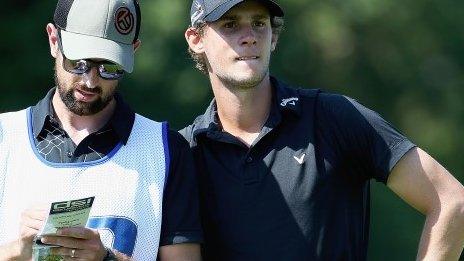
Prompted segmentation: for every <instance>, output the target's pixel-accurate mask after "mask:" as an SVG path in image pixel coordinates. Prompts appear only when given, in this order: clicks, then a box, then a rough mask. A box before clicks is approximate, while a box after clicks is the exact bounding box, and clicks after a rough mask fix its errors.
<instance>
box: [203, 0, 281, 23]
mask: <svg viewBox="0 0 464 261" xmlns="http://www.w3.org/2000/svg"><path fill="white" fill-rule="evenodd" d="M244 1H248V0H233V1H228V2H226V3H224V4H222V5H220V6H218V7H217V8H216V9H214V10H213V11H212V12H211V13H209V14H208V15H207V16H205V18H204V21H206V22H214V21H217V20H218V19H219V18H221V17H222V16H223V15H224V14H225V13H227V11H229V10H230V9H231V8H232V7H234V6H236V5H237V4H240V3H241V2H244ZM253 1H256V2H259V3H262V4H264V5H265V6H266V7H267V8H268V9H269V13H270V14H271V15H272V16H277V17H283V16H284V11H283V10H282V8H280V6H279V5H278V4H277V3H275V2H274V1H271V0H253Z"/></svg>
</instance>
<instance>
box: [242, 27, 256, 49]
mask: <svg viewBox="0 0 464 261" xmlns="http://www.w3.org/2000/svg"><path fill="white" fill-rule="evenodd" d="M256 42H257V38H256V32H255V31H254V30H253V27H252V26H251V25H249V26H244V27H243V37H242V38H241V44H242V45H250V46H251V45H256Z"/></svg>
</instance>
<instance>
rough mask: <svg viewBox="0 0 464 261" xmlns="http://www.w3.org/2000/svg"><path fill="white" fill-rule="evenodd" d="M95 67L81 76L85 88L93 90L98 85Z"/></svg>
mask: <svg viewBox="0 0 464 261" xmlns="http://www.w3.org/2000/svg"><path fill="white" fill-rule="evenodd" d="M97 70H98V69H97V68H96V67H92V68H90V70H89V71H88V72H86V73H83V74H82V75H81V81H82V83H83V84H85V85H86V86H87V88H95V87H96V86H97V85H98V81H99V77H100V76H99V75H98V72H97Z"/></svg>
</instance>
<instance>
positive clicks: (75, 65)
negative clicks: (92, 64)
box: [63, 58, 89, 74]
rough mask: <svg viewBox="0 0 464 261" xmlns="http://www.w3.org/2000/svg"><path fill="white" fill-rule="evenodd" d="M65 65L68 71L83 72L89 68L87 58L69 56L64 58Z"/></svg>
mask: <svg viewBox="0 0 464 261" xmlns="http://www.w3.org/2000/svg"><path fill="white" fill-rule="evenodd" d="M63 67H64V69H65V70H66V71H68V72H71V73H75V74H83V73H85V72H86V71H87V70H88V69H89V67H88V65H87V62H86V61H85V60H69V59H67V58H66V59H63Z"/></svg>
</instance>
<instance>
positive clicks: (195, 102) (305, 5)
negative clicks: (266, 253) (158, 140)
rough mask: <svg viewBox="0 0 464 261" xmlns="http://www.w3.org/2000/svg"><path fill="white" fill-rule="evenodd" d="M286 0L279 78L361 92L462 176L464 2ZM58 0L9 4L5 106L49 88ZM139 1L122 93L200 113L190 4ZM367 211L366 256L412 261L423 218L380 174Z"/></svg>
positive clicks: (139, 101)
mask: <svg viewBox="0 0 464 261" xmlns="http://www.w3.org/2000/svg"><path fill="white" fill-rule="evenodd" d="M280 3H281V5H282V6H283V8H284V9H285V11H286V29H285V31H284V33H283V34H282V36H281V38H280V43H279V45H278V48H277V50H276V52H275V53H274V56H273V60H272V65H271V71H272V74H273V75H275V76H278V77H280V78H282V79H284V80H285V81H287V82H291V83H294V84H297V85H301V86H307V87H311V88H323V89H325V90H327V91H332V92H339V93H342V94H345V95H348V96H351V97H353V98H356V99H357V100H358V101H360V102H361V103H363V104H365V105H366V106H368V107H370V108H372V109H374V110H376V111H378V112H379V113H381V114H382V115H383V116H384V117H385V118H386V119H388V120H389V121H390V122H392V123H393V124H394V125H395V126H397V127H398V128H399V129H400V130H402V131H403V132H404V133H405V134H406V135H407V136H408V137H409V138H410V139H411V140H413V141H414V142H415V143H416V144H419V145H420V146H421V147H422V148H423V149H425V150H426V151H428V152H429V153H430V154H431V155H432V156H434V157H435V158H437V159H438V160H439V161H440V162H442V164H443V165H445V166H446V167H447V168H448V170H450V171H451V172H452V173H453V174H454V175H455V176H456V177H457V178H458V179H459V180H460V181H461V182H463V181H464V174H463V171H464V160H462V159H461V157H462V155H461V154H460V153H461V152H460V151H459V149H460V148H462V147H463V146H462V144H464V135H463V134H462V132H463V130H464V128H463V127H464V106H463V105H462V100H463V98H464V92H463V90H462V89H463V88H462V87H463V82H464V81H463V80H464V46H463V45H464V22H463V21H464V19H463V17H464V1H462V0H406V1H404V0H402V1H400V0H331V1H324V0H285V1H280ZM55 4H56V1H50V0H47V1H44V0H41V1H39V0H15V1H4V2H3V8H2V10H1V11H0V12H1V17H2V18H3V22H2V25H1V27H0V30H1V31H0V33H1V35H2V39H1V41H0V51H1V58H0V68H1V72H0V73H1V78H2V80H1V95H0V112H4V111H10V110H17V109H21V108H24V107H26V106H29V105H32V104H35V103H36V102H37V101H38V100H39V99H41V98H42V97H43V96H44V95H45V93H46V92H47V90H48V89H49V88H50V87H52V86H53V77H52V75H53V72H52V68H53V63H54V61H53V60H52V58H51V56H50V54H49V50H48V43H47V38H46V33H45V25H46V23H47V22H50V21H51V19H52V17H53V12H54V6H55ZM140 4H141V6H142V15H143V22H142V31H141V39H142V47H141V48H140V49H139V51H138V52H137V55H136V66H135V71H134V73H133V74H131V75H129V76H128V77H125V79H124V80H123V81H122V83H121V88H120V90H121V92H122V93H123V94H124V96H125V97H126V100H127V101H129V103H131V104H132V105H133V107H134V108H135V109H136V110H137V111H138V112H139V113H141V114H144V115H146V116H148V117H151V118H153V119H156V120H168V121H169V122H170V123H171V127H173V128H176V129H178V128H181V127H183V126H184V125H186V124H188V123H189V122H190V121H191V120H192V119H193V118H194V116H195V115H197V114H200V113H202V111H203V110H204V108H205V106H206V105H207V104H208V102H209V100H210V99H211V96H212V93H211V91H210V87H209V85H208V82H207V79H206V78H205V77H204V76H203V75H201V74H200V73H199V72H198V71H196V70H195V69H194V68H193V63H192V62H191V60H190V58H189V56H188V54H187V52H186V43H185V40H184V36H183V32H184V30H185V28H186V27H187V24H188V23H189V18H188V14H189V8H190V1H189V0H151V1H148V0H140ZM5 5H6V6H5ZM459 144H461V145H459ZM411 186H414V184H411ZM371 219H372V220H371V224H372V225H371V238H370V246H369V259H370V260H414V258H415V255H416V249H417V245H418V242H419V236H420V232H421V229H422V224H423V217H422V216H421V215H420V214H419V213H418V212H416V211H415V210H413V209H411V208H410V207H408V206H407V205H406V204H405V203H403V202H402V201H401V200H400V199H399V198H397V197H396V196H395V195H393V194H392V193H391V192H389V191H388V189H387V188H386V187H385V186H383V185H382V184H378V183H375V182H373V186H372V217H371Z"/></svg>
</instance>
